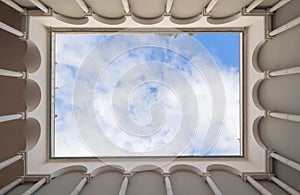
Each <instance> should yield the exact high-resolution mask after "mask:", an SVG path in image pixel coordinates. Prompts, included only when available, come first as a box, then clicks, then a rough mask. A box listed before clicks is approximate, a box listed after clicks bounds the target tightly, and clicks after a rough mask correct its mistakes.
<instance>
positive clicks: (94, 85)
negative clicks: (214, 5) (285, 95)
mask: <svg viewBox="0 0 300 195" xmlns="http://www.w3.org/2000/svg"><path fill="white" fill-rule="evenodd" d="M51 38H52V40H51V42H52V53H51V55H52V56H51V59H52V67H51V70H52V71H51V72H52V75H51V84H50V88H51V95H52V96H51V97H52V98H51V111H50V112H51V114H50V115H51V143H50V148H51V151H50V156H51V158H69V157H72V158H77V157H84V158H90V157H103V158H105V157H242V156H243V155H244V153H243V114H242V113H243V89H242V86H243V63H242V61H243V58H242V54H243V51H242V50H243V31H238V30H232V31H230V30H229V31H228V30H227V31H219V32H218V31H217V32H216V31H214V32H209V31H206V32H203V31H195V30H193V31H189V30H182V31H179V30H147V31H139V30H135V31H130V30H126V31H119V32H108V31H107V32H92V31H82V32H75V33H74V32H72V31H70V30H68V31H64V30H54V31H52V32H51Z"/></svg>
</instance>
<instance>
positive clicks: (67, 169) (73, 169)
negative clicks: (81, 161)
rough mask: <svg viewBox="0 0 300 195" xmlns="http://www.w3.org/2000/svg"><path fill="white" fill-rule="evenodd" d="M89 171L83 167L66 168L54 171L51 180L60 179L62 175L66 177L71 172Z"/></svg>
mask: <svg viewBox="0 0 300 195" xmlns="http://www.w3.org/2000/svg"><path fill="white" fill-rule="evenodd" d="M87 170H88V169H87V168H86V167H85V166H82V165H74V166H66V167H64V168H61V169H58V170H56V171H54V172H53V173H51V176H50V178H51V179H53V178H56V177H59V176H61V175H64V174H66V173H71V172H82V173H86V172H87Z"/></svg>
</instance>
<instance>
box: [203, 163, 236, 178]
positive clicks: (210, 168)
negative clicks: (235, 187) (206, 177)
mask: <svg viewBox="0 0 300 195" xmlns="http://www.w3.org/2000/svg"><path fill="white" fill-rule="evenodd" d="M206 170H207V172H211V171H217V170H220V171H226V172H228V173H232V174H234V175H238V176H242V173H241V172H240V171H239V170H238V169H236V168H234V167H231V166H228V165H223V164H212V165H209V166H207V168H206Z"/></svg>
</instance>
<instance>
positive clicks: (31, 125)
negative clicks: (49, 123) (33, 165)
mask: <svg viewBox="0 0 300 195" xmlns="http://www.w3.org/2000/svg"><path fill="white" fill-rule="evenodd" d="M22 129H23V131H24V134H25V138H26V149H25V151H29V150H31V149H32V148H34V146H35V145H36V144H37V142H38V141H39V139H40V135H41V125H40V123H39V122H38V121H37V120H36V119H35V118H28V119H26V120H25V125H24V127H23V128H22Z"/></svg>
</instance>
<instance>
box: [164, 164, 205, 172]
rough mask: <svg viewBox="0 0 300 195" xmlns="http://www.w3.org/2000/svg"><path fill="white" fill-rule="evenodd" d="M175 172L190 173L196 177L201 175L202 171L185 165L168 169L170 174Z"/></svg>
mask: <svg viewBox="0 0 300 195" xmlns="http://www.w3.org/2000/svg"><path fill="white" fill-rule="evenodd" d="M176 171H190V172H193V173H195V174H197V175H203V173H202V171H201V170H200V169H199V168H198V167H195V166H192V165H187V164H178V165H174V166H172V167H170V168H169V172H170V173H174V172H176Z"/></svg>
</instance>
